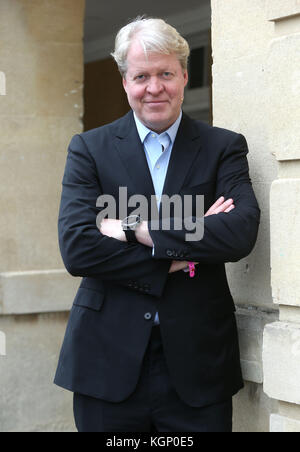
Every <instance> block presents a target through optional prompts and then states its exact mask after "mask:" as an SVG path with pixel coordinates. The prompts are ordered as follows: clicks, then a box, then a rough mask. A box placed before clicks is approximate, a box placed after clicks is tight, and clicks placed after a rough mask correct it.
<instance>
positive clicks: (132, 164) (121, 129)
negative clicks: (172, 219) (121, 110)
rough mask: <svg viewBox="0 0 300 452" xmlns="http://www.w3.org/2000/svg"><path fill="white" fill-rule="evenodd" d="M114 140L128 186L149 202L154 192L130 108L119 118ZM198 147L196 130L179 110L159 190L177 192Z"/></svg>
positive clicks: (197, 151)
mask: <svg viewBox="0 0 300 452" xmlns="http://www.w3.org/2000/svg"><path fill="white" fill-rule="evenodd" d="M115 140H116V146H117V149H118V152H119V156H120V159H121V161H122V163H123V165H124V167H125V168H126V170H127V173H128V182H129V183H128V186H130V187H131V190H132V191H133V193H135V194H141V195H144V196H146V198H147V200H148V203H149V206H151V195H153V196H155V189H154V185H153V181H152V177H151V173H150V170H149V167H148V162H147V158H146V155H145V152H144V148H143V145H142V143H141V140H140V137H139V135H138V132H137V128H136V125H135V121H134V117H133V112H132V111H130V112H129V113H128V114H127V115H126V116H125V117H124V118H122V119H121V121H120V122H119V126H118V129H117V131H116V138H115ZM200 149H201V145H200V143H199V132H198V131H197V129H196V128H195V126H194V123H193V121H192V119H190V118H189V117H188V116H186V115H185V114H183V117H182V121H181V123H180V126H179V129H178V133H177V136H176V139H175V143H174V146H173V149H172V154H171V158H170V162H169V167H168V171H167V175H166V180H165V184H164V188H163V194H165V195H168V196H170V197H171V196H173V195H174V194H178V193H179V191H180V189H181V187H182V185H183V183H184V181H185V179H186V177H187V175H188V172H189V170H190V168H191V167H192V165H193V163H194V161H195V159H196V157H197V155H198V153H199V151H200Z"/></svg>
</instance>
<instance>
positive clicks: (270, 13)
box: [266, 0, 300, 20]
mask: <svg viewBox="0 0 300 452" xmlns="http://www.w3.org/2000/svg"><path fill="white" fill-rule="evenodd" d="M266 8H267V18H268V19H269V20H282V19H285V18H287V17H290V16H293V15H295V14H300V1H299V0H288V1H287V0H266Z"/></svg>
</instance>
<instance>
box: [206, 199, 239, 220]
mask: <svg viewBox="0 0 300 452" xmlns="http://www.w3.org/2000/svg"><path fill="white" fill-rule="evenodd" d="M234 208H235V205H234V204H233V199H228V200H227V201H225V198H224V196H221V198H219V199H218V200H217V201H216V202H215V203H214V205H213V206H211V208H210V209H209V210H208V211H207V212H206V214H205V215H204V216H205V217H209V216H210V215H218V213H221V212H225V213H229V212H230V211H231V210H233V209H234Z"/></svg>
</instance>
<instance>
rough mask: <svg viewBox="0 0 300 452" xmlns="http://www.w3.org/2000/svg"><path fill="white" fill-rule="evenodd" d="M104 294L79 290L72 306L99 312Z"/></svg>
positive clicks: (90, 290)
mask: <svg viewBox="0 0 300 452" xmlns="http://www.w3.org/2000/svg"><path fill="white" fill-rule="evenodd" d="M104 297H105V294H104V293H102V292H98V291H96V290H92V289H84V288H79V289H78V292H77V294H76V297H75V300H74V302H73V304H74V305H75V306H83V307H84V308H89V309H93V310H94V311H100V309H101V308H102V305H103V301H104Z"/></svg>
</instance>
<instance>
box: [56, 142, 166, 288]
mask: <svg viewBox="0 0 300 452" xmlns="http://www.w3.org/2000/svg"><path fill="white" fill-rule="evenodd" d="M101 194H102V192H101V185H100V181H99V179H98V174H97V171H96V164H95V161H94V159H93V157H92V156H91V154H90V152H89V150H88V148H87V146H86V145H85V142H84V140H83V138H82V137H81V136H80V135H75V136H74V137H73V139H72V141H71V143H70V146H69V149H68V155H67V161H66V167H65V172H64V176H63V181H62V195H61V203H60V209H59V218H58V236H59V247H60V251H61V255H62V259H63V262H64V264H65V267H66V269H67V270H68V272H69V273H70V274H71V275H73V276H81V277H93V278H100V279H101V280H109V281H113V282H115V283H116V284H121V285H124V286H126V287H130V288H132V289H133V290H138V291H141V292H145V293H147V294H150V295H154V296H157V297H159V296H161V294H162V292H163V289H164V286H165V283H166V280H167V277H168V272H169V269H170V265H171V263H170V262H166V261H165V260H154V259H153V257H152V249H150V248H148V247H145V246H143V245H141V244H129V243H126V242H122V241H120V240H116V239H114V238H110V237H107V236H105V235H103V234H101V233H100V231H99V229H98V227H97V224H96V218H97V215H98V213H99V212H100V209H99V208H98V207H96V201H97V199H98V197H99V196H100V195H101Z"/></svg>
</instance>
